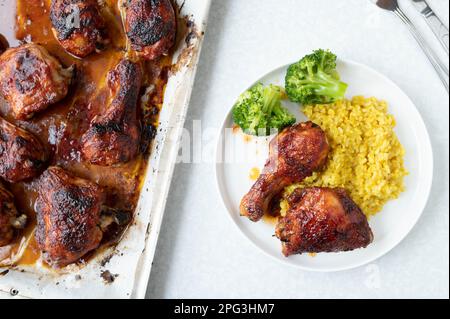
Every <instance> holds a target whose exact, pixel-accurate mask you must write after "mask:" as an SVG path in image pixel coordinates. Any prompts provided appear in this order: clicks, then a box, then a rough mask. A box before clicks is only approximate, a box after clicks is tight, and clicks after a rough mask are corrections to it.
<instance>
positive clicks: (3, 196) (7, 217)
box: [0, 184, 27, 247]
mask: <svg viewBox="0 0 450 319" xmlns="http://www.w3.org/2000/svg"><path fill="white" fill-rule="evenodd" d="M26 221H27V217H26V216H25V215H21V216H19V214H18V213H17V209H16V206H15V205H14V198H13V195H12V194H11V193H10V192H8V191H7V190H6V189H5V188H4V187H3V185H2V184H0V247H3V246H6V245H8V244H10V243H11V241H12V240H13V239H14V232H15V230H17V229H23V228H24V227H25V224H26Z"/></svg>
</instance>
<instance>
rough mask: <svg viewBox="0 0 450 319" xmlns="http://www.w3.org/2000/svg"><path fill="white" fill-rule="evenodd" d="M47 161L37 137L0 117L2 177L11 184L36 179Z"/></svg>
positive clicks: (0, 172) (0, 175)
mask: <svg viewBox="0 0 450 319" xmlns="http://www.w3.org/2000/svg"><path fill="white" fill-rule="evenodd" d="M46 160H47V154H46V150H45V148H44V146H43V145H42V143H41V142H40V141H39V140H38V139H37V137H35V136H34V135H33V134H31V133H30V132H28V131H26V130H24V129H22V128H20V127H18V126H16V125H13V124H11V123H9V122H8V121H6V120H5V119H3V118H2V117H0V177H2V178H3V179H4V180H6V181H8V182H10V183H18V182H21V181H24V180H27V179H30V178H33V177H36V176H37V175H38V174H39V173H41V172H42V170H43V169H44V165H45V162H46Z"/></svg>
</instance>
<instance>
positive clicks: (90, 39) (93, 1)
mask: <svg viewBox="0 0 450 319" xmlns="http://www.w3.org/2000/svg"><path fill="white" fill-rule="evenodd" d="M50 20H51V22H52V26H53V33H54V34H55V36H56V38H57V39H58V41H59V42H60V43H61V46H62V47H63V48H64V49H65V50H66V51H67V52H68V53H70V54H72V55H74V56H76V57H79V58H84V57H86V56H88V55H89V54H91V53H92V52H94V51H96V50H101V49H102V48H103V47H104V45H105V44H106V42H107V41H106V40H105V39H106V35H105V21H104V20H103V17H102V16H101V14H100V8H99V5H98V2H97V0H52V3H51V9H50Z"/></svg>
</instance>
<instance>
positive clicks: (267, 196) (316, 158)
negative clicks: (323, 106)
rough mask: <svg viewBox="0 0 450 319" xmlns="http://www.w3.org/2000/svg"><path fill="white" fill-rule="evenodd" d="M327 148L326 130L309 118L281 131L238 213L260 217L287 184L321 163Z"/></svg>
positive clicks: (298, 179)
mask: <svg viewBox="0 0 450 319" xmlns="http://www.w3.org/2000/svg"><path fill="white" fill-rule="evenodd" d="M329 150H330V147H329V145H328V141H327V138H326V135H325V132H324V131H322V129H321V128H320V127H319V126H317V125H315V124H314V123H312V122H306V123H299V124H296V125H294V126H291V127H289V128H287V129H285V130H284V131H282V132H281V133H280V134H279V135H278V136H276V137H275V138H274V139H273V140H272V141H271V142H270V151H269V159H268V161H267V163H266V165H265V167H264V170H263V172H262V174H261V176H260V177H259V178H258V180H257V181H256V183H255V184H254V185H253V187H252V188H251V189H250V191H249V192H248V194H247V195H245V196H244V198H243V199H242V201H241V206H240V211H241V215H242V216H246V217H248V218H249V219H250V220H251V221H254V222H257V221H259V220H260V219H261V218H262V217H263V216H264V215H265V214H268V213H269V212H268V210H269V206H270V203H271V201H272V199H273V198H274V197H275V196H277V195H279V194H280V192H281V191H283V189H284V188H285V187H286V186H289V185H291V184H295V183H299V182H301V181H302V180H304V179H305V178H306V177H309V176H311V175H312V173H313V172H314V171H316V170H319V169H321V168H322V167H323V166H324V164H325V163H326V160H327V158H328V153H329Z"/></svg>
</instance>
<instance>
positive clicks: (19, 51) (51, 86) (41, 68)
mask: <svg viewBox="0 0 450 319" xmlns="http://www.w3.org/2000/svg"><path fill="white" fill-rule="evenodd" d="M71 79H72V70H71V69H64V68H63V67H62V65H61V63H59V61H58V60H56V59H55V58H54V57H53V56H51V55H50V54H49V53H48V51H47V50H46V49H45V48H44V47H42V46H40V45H37V44H25V45H22V46H19V47H17V48H12V49H8V50H7V51H6V52H5V53H3V55H1V56H0V93H1V94H3V96H4V98H5V99H6V101H7V102H9V104H10V106H11V108H12V110H13V111H14V114H15V117H16V118H17V119H20V120H24V119H28V118H30V117H32V116H33V115H34V113H36V112H39V111H42V110H44V109H46V108H47V107H48V106H49V105H51V104H54V103H56V102H58V101H60V100H62V99H63V98H64V97H65V96H66V95H67V92H68V90H69V84H70V81H71Z"/></svg>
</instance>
